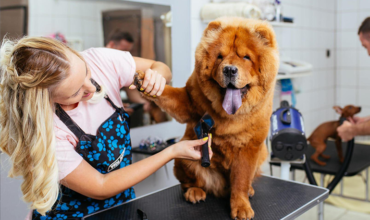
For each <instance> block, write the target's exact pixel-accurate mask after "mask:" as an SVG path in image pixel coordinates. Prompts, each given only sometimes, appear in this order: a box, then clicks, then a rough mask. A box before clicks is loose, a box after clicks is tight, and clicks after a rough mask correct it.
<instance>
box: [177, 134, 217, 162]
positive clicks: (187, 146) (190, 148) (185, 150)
mask: <svg viewBox="0 0 370 220" xmlns="http://www.w3.org/2000/svg"><path fill="white" fill-rule="evenodd" d="M207 142H208V152H209V159H211V158H212V155H213V152H212V148H211V147H210V143H211V142H212V140H211V138H204V139H199V140H191V141H188V140H186V141H180V142H178V143H176V144H174V145H172V146H171V147H170V148H171V150H172V153H173V157H174V158H181V159H189V160H200V159H201V157H202V145H203V144H205V143H207Z"/></svg>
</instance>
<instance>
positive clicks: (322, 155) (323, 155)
mask: <svg viewBox="0 0 370 220" xmlns="http://www.w3.org/2000/svg"><path fill="white" fill-rule="evenodd" d="M320 156H321V157H322V158H324V159H325V160H329V159H330V156H329V155H326V154H321V155H320Z"/></svg>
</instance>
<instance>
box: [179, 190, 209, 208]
mask: <svg viewBox="0 0 370 220" xmlns="http://www.w3.org/2000/svg"><path fill="white" fill-rule="evenodd" d="M184 197H185V199H186V201H188V202H191V203H193V204H195V203H197V202H200V201H205V200H206V193H205V192H204V191H203V189H201V188H198V187H191V188H189V189H188V190H187V191H186V193H185V194H184Z"/></svg>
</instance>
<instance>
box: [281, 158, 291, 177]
mask: <svg viewBox="0 0 370 220" xmlns="http://www.w3.org/2000/svg"><path fill="white" fill-rule="evenodd" d="M289 172H290V163H289V162H285V161H283V162H281V167H280V178H281V179H283V180H289Z"/></svg>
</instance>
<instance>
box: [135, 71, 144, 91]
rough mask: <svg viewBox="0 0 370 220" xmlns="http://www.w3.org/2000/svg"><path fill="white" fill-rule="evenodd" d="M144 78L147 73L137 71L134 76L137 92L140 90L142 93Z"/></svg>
mask: <svg viewBox="0 0 370 220" xmlns="http://www.w3.org/2000/svg"><path fill="white" fill-rule="evenodd" d="M144 77H145V73H144V72H143V71H141V70H137V71H136V72H135V74H134V83H133V84H134V85H135V86H136V88H137V90H139V91H140V92H142V90H140V89H141V86H142V85H143V82H144Z"/></svg>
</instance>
